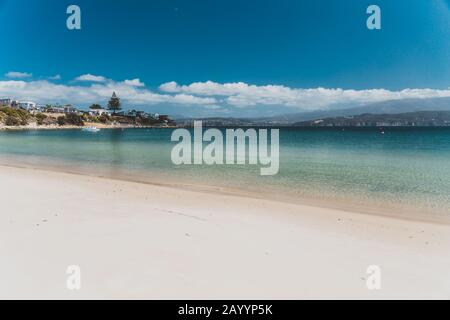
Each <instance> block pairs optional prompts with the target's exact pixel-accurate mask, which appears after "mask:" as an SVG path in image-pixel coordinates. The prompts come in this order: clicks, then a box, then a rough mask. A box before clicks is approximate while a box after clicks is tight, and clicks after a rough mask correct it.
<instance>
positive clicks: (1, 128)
mask: <svg viewBox="0 0 450 320" xmlns="http://www.w3.org/2000/svg"><path fill="white" fill-rule="evenodd" d="M89 126H96V127H97V128H99V129H102V130H103V129H141V128H142V129H149V128H160V129H175V128H178V127H177V126H155V125H152V126H127V125H119V126H118V125H105V124H99V123H86V125H84V126H73V125H62V126H53V125H49V126H30V125H26V126H0V131H26V130H71V129H72V130H73V129H78V130H81V129H83V128H86V127H89Z"/></svg>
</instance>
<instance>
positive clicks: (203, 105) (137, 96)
mask: <svg viewBox="0 0 450 320" xmlns="http://www.w3.org/2000/svg"><path fill="white" fill-rule="evenodd" d="M6 76H7V78H16V79H7V80H3V81H1V80H0V97H10V98H15V99H20V100H33V101H36V102H37V103H39V104H46V103H61V104H64V103H70V104H74V105H76V106H80V107H83V106H88V105H90V104H92V103H100V104H103V105H104V104H105V103H106V101H108V99H109V98H110V97H111V94H112V92H113V91H115V92H116V93H117V94H118V95H119V97H120V98H121V99H122V101H123V104H124V107H125V108H128V107H143V106H150V105H157V104H165V105H168V106H175V107H177V106H178V107H183V108H184V107H193V108H194V109H191V110H192V111H196V110H197V111H198V110H206V111H207V110H209V111H211V112H229V111H230V110H234V111H236V112H237V113H242V111H243V110H244V109H245V110H246V111H250V110H259V109H258V108H260V107H264V106H267V107H269V109H271V110H273V111H276V110H279V111H280V112H282V111H286V109H289V110H291V111H311V110H324V109H328V108H330V107H333V106H335V105H338V106H341V105H345V106H346V107H351V106H355V105H364V104H369V103H373V102H381V101H387V100H400V99H411V98H437V97H450V88H449V89H443V90H442V89H404V90H400V91H391V90H386V89H368V90H353V89H340V88H291V87H287V86H282V85H262V86H258V85H252V84H247V83H244V82H234V83H217V82H213V81H206V82H195V83H191V84H188V85H179V84H178V83H177V82H175V81H172V82H167V83H164V84H161V85H160V86H159V88H158V90H150V89H149V88H147V87H146V86H145V84H144V83H143V82H142V81H141V80H140V79H139V78H135V79H129V80H128V79H127V80H124V81H115V80H111V79H108V78H107V77H104V76H98V75H92V74H84V75H80V76H79V77H76V78H75V79H74V80H75V81H76V82H69V83H66V84H62V83H55V81H53V80H59V79H61V77H60V76H59V75H58V76H55V77H51V78H48V79H47V80H32V79H24V78H29V77H31V76H32V75H31V74H28V73H20V72H9V73H7V74H6ZM20 78H21V79H20ZM56 82H57V81H56ZM266 109H267V108H266ZM184 110H188V109H184ZM239 110H240V111H239ZM186 112H189V111H186ZM251 112H256V113H257V112H258V111H251Z"/></svg>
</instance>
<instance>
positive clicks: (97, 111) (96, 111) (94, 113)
mask: <svg viewBox="0 0 450 320" xmlns="http://www.w3.org/2000/svg"><path fill="white" fill-rule="evenodd" d="M89 115H91V116H101V115H108V116H109V115H111V112H109V111H108V110H106V109H92V110H90V111H89Z"/></svg>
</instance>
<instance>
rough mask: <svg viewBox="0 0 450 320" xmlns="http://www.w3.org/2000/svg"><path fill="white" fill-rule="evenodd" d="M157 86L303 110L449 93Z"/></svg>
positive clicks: (447, 93) (229, 100)
mask: <svg viewBox="0 0 450 320" xmlns="http://www.w3.org/2000/svg"><path fill="white" fill-rule="evenodd" d="M159 89H160V90H161V91H163V92H167V93H184V94H191V95H196V96H218V97H222V101H223V102H224V103H225V104H228V105H230V106H235V107H248V106H257V105H269V106H270V105H272V106H285V107H293V108H299V109H302V110H317V109H326V108H328V107H329V106H332V105H336V104H346V103H347V104H367V103H372V102H381V101H386V100H400V99H412V98H437V97H450V88H449V89H446V90H438V89H404V90H401V91H390V90H386V89H370V90H352V89H349V90H344V89H339V88H337V89H327V88H312V89H303V88H289V87H286V86H281V85H264V86H257V85H249V84H247V83H244V82H235V83H223V84H221V83H216V82H212V81H206V82H195V83H192V84H189V85H178V84H177V83H176V82H173V81H172V82H167V83H164V84H162V85H161V86H160V87H159Z"/></svg>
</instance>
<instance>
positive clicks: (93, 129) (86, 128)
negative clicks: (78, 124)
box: [81, 127, 100, 132]
mask: <svg viewBox="0 0 450 320" xmlns="http://www.w3.org/2000/svg"><path fill="white" fill-rule="evenodd" d="M81 131H85V132H99V131H100V129H99V128H97V127H84V128H83V129H81Z"/></svg>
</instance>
